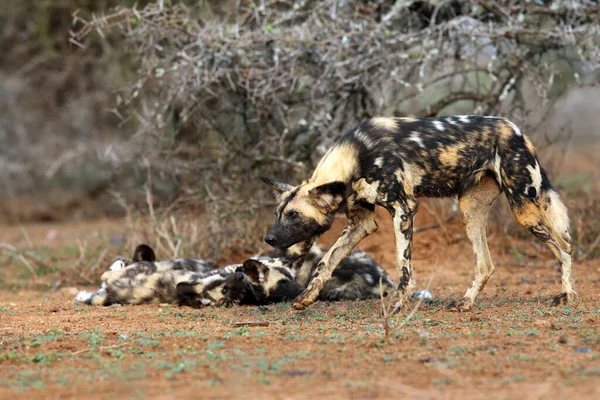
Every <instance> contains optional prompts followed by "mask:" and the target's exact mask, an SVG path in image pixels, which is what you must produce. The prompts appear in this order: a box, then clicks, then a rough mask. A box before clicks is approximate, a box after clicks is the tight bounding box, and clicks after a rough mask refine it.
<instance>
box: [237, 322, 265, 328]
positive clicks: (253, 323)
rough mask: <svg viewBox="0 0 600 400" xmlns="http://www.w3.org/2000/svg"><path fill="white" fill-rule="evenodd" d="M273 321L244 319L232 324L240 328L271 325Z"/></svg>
mask: <svg viewBox="0 0 600 400" xmlns="http://www.w3.org/2000/svg"><path fill="white" fill-rule="evenodd" d="M270 324H271V323H270V322H268V321H242V322H234V323H233V324H231V325H232V326H233V327H234V328H239V327H241V326H249V327H253V326H269V325H270Z"/></svg>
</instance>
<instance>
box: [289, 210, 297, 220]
mask: <svg viewBox="0 0 600 400" xmlns="http://www.w3.org/2000/svg"><path fill="white" fill-rule="evenodd" d="M299 216H300V214H298V211H294V210H292V211H289V212H288V213H287V217H288V218H289V219H298V217H299Z"/></svg>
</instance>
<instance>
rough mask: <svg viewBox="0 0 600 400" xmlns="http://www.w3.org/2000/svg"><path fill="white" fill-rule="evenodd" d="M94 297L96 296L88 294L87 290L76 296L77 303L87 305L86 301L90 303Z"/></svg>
mask: <svg viewBox="0 0 600 400" xmlns="http://www.w3.org/2000/svg"><path fill="white" fill-rule="evenodd" d="M93 295H94V293H91V292H86V291H85V290H82V291H81V292H79V293H77V296H75V301H78V302H80V303H85V302H86V301H90V299H91V298H92V296H93Z"/></svg>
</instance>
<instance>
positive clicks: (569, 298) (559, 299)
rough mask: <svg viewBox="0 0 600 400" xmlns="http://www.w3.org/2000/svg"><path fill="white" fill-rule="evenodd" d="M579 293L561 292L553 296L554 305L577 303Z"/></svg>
mask: <svg viewBox="0 0 600 400" xmlns="http://www.w3.org/2000/svg"><path fill="white" fill-rule="evenodd" d="M576 300H577V295H575V293H561V294H559V295H557V296H554V297H553V298H552V306H554V307H557V306H566V305H569V304H573V303H575V301H576Z"/></svg>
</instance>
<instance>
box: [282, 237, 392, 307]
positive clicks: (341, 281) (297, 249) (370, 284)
mask: <svg viewBox="0 0 600 400" xmlns="http://www.w3.org/2000/svg"><path fill="white" fill-rule="evenodd" d="M315 239H316V238H312V239H309V240H308V241H306V242H303V243H299V244H296V245H294V246H291V247H289V248H287V249H285V250H276V251H275V252H273V253H272V254H271V256H273V257H284V258H285V259H287V260H289V261H290V265H289V268H290V269H291V270H292V271H294V273H295V277H296V282H298V283H299V284H300V285H302V286H304V287H306V286H307V285H308V283H309V282H310V279H311V277H312V275H313V273H314V272H315V269H316V268H317V264H318V262H319V261H320V260H321V258H322V257H323V251H322V250H321V247H320V246H319V245H318V244H317V243H316V242H315ZM393 287H394V285H393V283H392V281H391V279H390V277H389V275H388V273H387V272H386V271H385V270H384V269H383V268H382V267H381V265H379V264H378V263H377V261H375V260H374V259H373V257H371V256H370V255H368V254H367V253H365V252H364V251H362V250H352V252H351V253H350V254H349V255H348V256H347V257H344V258H343V259H342V261H341V262H340V265H338V267H337V268H336V269H335V270H334V271H333V273H332V275H331V279H330V280H329V281H327V283H325V285H324V286H323V288H322V289H321V290H320V292H319V299H320V300H328V301H336V300H365V299H369V298H378V297H380V296H382V295H383V296H387V295H388V293H389V292H390V291H391V290H392V289H393Z"/></svg>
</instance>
